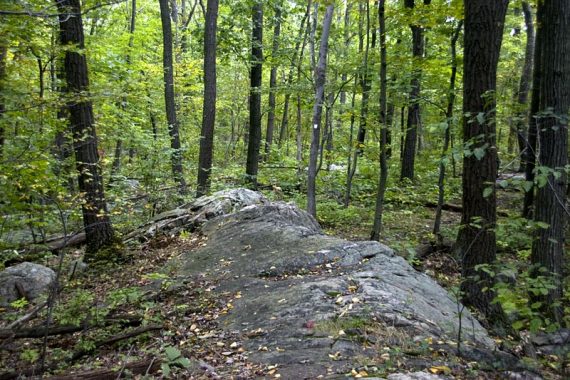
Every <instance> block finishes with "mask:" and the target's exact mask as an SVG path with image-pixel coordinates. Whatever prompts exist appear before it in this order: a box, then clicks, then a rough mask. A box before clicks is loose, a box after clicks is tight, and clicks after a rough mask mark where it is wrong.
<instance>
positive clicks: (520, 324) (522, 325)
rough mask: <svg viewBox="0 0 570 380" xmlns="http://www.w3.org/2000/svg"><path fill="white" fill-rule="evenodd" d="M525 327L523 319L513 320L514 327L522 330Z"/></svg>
mask: <svg viewBox="0 0 570 380" xmlns="http://www.w3.org/2000/svg"><path fill="white" fill-rule="evenodd" d="M523 327H524V323H523V322H522V321H515V322H513V329H515V330H520V329H522V328H523Z"/></svg>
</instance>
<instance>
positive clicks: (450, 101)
mask: <svg viewBox="0 0 570 380" xmlns="http://www.w3.org/2000/svg"><path fill="white" fill-rule="evenodd" d="M461 28H463V20H461V21H459V23H458V24H457V27H456V28H455V31H454V32H453V36H452V37H451V77H450V78H449V94H447V109H446V111H445V119H446V121H447V127H446V128H445V136H444V137H443V149H442V151H441V160H440V161H439V177H438V179H437V188H438V195H437V208H436V210H435V221H434V223H433V234H434V236H436V237H437V238H438V240H442V239H441V236H440V234H439V229H440V226H441V211H442V208H443V203H444V197H445V166H446V165H447V164H446V162H445V160H447V152H448V150H449V143H450V141H451V128H452V127H453V106H454V105H455V78H456V76H457V40H458V39H459V33H460V32H461Z"/></svg>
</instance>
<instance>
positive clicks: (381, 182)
mask: <svg viewBox="0 0 570 380" xmlns="http://www.w3.org/2000/svg"><path fill="white" fill-rule="evenodd" d="M385 4H386V1H385V0H380V1H379V2H378V25H379V26H380V120H379V122H380V128H381V129H380V176H379V179H378V190H377V193H376V207H375V211H374V225H373V226H372V234H371V236H370V239H371V240H376V241H379V240H380V233H381V232H382V216H383V213H384V194H385V193H386V182H387V180H388V157H387V149H386V148H387V146H386V144H387V137H388V127H389V126H388V123H387V110H388V106H387V93H388V91H387V87H388V80H387V74H386V72H387V62H386V19H385Z"/></svg>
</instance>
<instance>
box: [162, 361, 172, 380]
mask: <svg viewBox="0 0 570 380" xmlns="http://www.w3.org/2000/svg"><path fill="white" fill-rule="evenodd" d="M160 369H161V370H162V375H163V376H164V377H165V378H168V376H169V375H170V366H169V365H168V363H162V364H161V365H160Z"/></svg>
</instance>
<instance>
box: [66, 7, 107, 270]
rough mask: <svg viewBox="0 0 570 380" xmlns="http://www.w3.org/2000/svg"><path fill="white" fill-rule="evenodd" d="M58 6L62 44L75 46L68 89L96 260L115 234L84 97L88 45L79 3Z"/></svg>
mask: <svg viewBox="0 0 570 380" xmlns="http://www.w3.org/2000/svg"><path fill="white" fill-rule="evenodd" d="M56 5H57V9H58V12H59V14H60V15H59V28H60V42H61V45H62V46H64V47H65V46H70V45H73V46H75V47H76V49H69V50H66V52H65V62H64V67H65V77H66V83H67V88H66V90H67V92H68V93H69V94H70V95H71V96H70V100H69V102H68V104H67V107H68V112H69V124H70V127H71V130H72V133H73V149H74V152H75V163H76V167H77V171H78V182H79V190H80V191H81V192H82V193H83V194H85V200H84V203H83V204H82V213H83V224H84V227H85V237H86V243H87V255H86V260H92V259H95V256H94V254H95V252H96V251H98V250H99V249H100V248H102V247H104V246H108V245H111V244H112V242H113V240H114V238H113V236H114V232H113V227H112V226H111V221H110V219H109V216H108V214H107V205H106V203H105V194H104V192H103V178H102V176H101V169H100V167H99V153H98V150H97V134H96V131H95V123H94V118H93V106H92V103H91V101H90V100H89V98H88V97H86V96H85V95H86V94H88V91H89V78H88V70H87V60H86V58H85V55H84V54H83V49H85V45H84V34H83V21H82V18H81V9H80V5H79V0H56ZM68 13H74V14H76V16H75V17H69V16H68Z"/></svg>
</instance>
